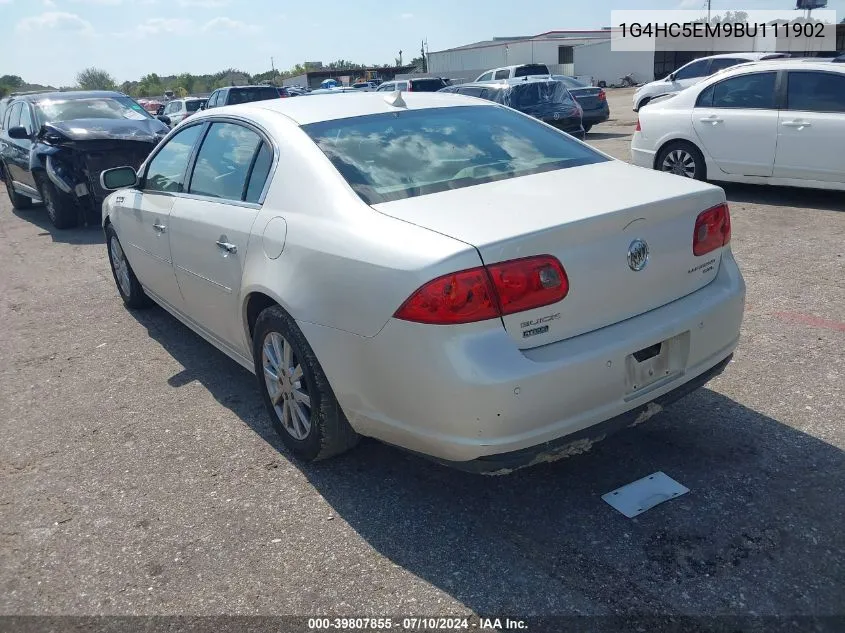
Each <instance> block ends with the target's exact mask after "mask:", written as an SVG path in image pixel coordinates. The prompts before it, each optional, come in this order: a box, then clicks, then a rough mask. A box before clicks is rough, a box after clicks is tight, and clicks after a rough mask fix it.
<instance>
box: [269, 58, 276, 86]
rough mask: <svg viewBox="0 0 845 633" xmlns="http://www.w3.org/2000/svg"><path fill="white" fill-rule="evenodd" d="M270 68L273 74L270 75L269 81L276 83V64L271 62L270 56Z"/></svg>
mask: <svg viewBox="0 0 845 633" xmlns="http://www.w3.org/2000/svg"><path fill="white" fill-rule="evenodd" d="M270 68H271V70H272V72H273V75H272V76H271V77H270V83H272V84H273V85H276V65H275V64H274V63H273V58H272V57H270Z"/></svg>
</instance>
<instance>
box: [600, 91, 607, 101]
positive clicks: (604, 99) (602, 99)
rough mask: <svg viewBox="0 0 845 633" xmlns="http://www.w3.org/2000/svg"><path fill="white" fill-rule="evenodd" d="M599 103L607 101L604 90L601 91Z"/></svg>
mask: <svg viewBox="0 0 845 633" xmlns="http://www.w3.org/2000/svg"><path fill="white" fill-rule="evenodd" d="M599 101H607V93H606V92H605V91H604V90H599Z"/></svg>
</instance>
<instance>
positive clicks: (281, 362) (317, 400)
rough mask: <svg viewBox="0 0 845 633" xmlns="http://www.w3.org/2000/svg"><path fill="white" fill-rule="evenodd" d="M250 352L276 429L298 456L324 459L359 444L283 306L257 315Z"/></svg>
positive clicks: (312, 353)
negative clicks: (271, 391)
mask: <svg viewBox="0 0 845 633" xmlns="http://www.w3.org/2000/svg"><path fill="white" fill-rule="evenodd" d="M252 356H253V359H254V362H255V375H256V377H257V379H258V388H259V390H260V391H261V398H262V400H263V401H264V405H265V406H266V407H267V412H268V413H269V415H270V419H271V421H272V424H273V428H274V429H275V430H276V432H277V433H278V434H279V437H281V440H282V442H283V443H284V445H285V446H286V447H287V448H288V450H289V451H290V452H291V453H293V454H294V455H295V456H296V457H297V458H299V459H301V460H303V461H306V462H311V461H317V460H321V459H326V458H328V457H333V456H335V455H339V454H340V453H343V452H345V451H348V450H349V449H351V448H352V447H354V446H355V444H357V443H358V439H359V436H358V434H357V433H355V431H354V430H353V428H352V427H351V426H350V425H349V422H348V421H347V420H346V416H345V415H344V414H343V411H342V410H341V408H340V405H339V404H338V403H337V399H336V398H335V395H334V392H333V391H332V388H331V386H330V385H329V381H328V379H327V378H326V375H325V373H324V372H323V368H322V367H321V366H320V363H319V362H318V361H317V357H316V356H315V355H314V351H313V350H312V349H311V346H310V345H309V344H308V341H306V340H305V336H304V335H303V334H302V332H301V331H300V330H299V328H298V327H297V325H296V323H295V322H294V320H293V319H292V318H291V317H290V316H289V315H288V314H287V313H286V312H285V311H284V310H282V308H281V307H280V306H277V305H274V306H271V307H269V308H266V309H265V310H264V311H263V312H261V314H259V315H258V319H257V320H256V322H255V328H254V331H253V336H252ZM285 358H287V361H285ZM271 386H272V389H273V393H272V395H271V393H270V390H271Z"/></svg>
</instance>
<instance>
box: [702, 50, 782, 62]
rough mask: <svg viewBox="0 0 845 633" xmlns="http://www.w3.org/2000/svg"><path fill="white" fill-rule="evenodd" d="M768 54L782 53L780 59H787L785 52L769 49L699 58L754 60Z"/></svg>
mask: <svg viewBox="0 0 845 633" xmlns="http://www.w3.org/2000/svg"><path fill="white" fill-rule="evenodd" d="M769 55H784V57H783V58H781V59H788V58H787V57H786V53H776V52H772V51H769V52H767V53H760V52H757V53H743V52H737V53H720V54H719V55H708V56H707V57H701V58H699V59H747V60H751V61H754V60H759V59H762V58H764V57H768V56H769ZM693 61H698V60H693Z"/></svg>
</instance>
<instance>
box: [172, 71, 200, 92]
mask: <svg viewBox="0 0 845 633" xmlns="http://www.w3.org/2000/svg"><path fill="white" fill-rule="evenodd" d="M196 81H197V78H196V77H194V76H193V75H192V74H191V73H182V74H181V75H179V76H178V77H176V83H177V85H178V86H179V87H180V88H184V89H185V91H186V92H187V93H188V94H191V93H192V92H193V91H194V84H195V83H196Z"/></svg>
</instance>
